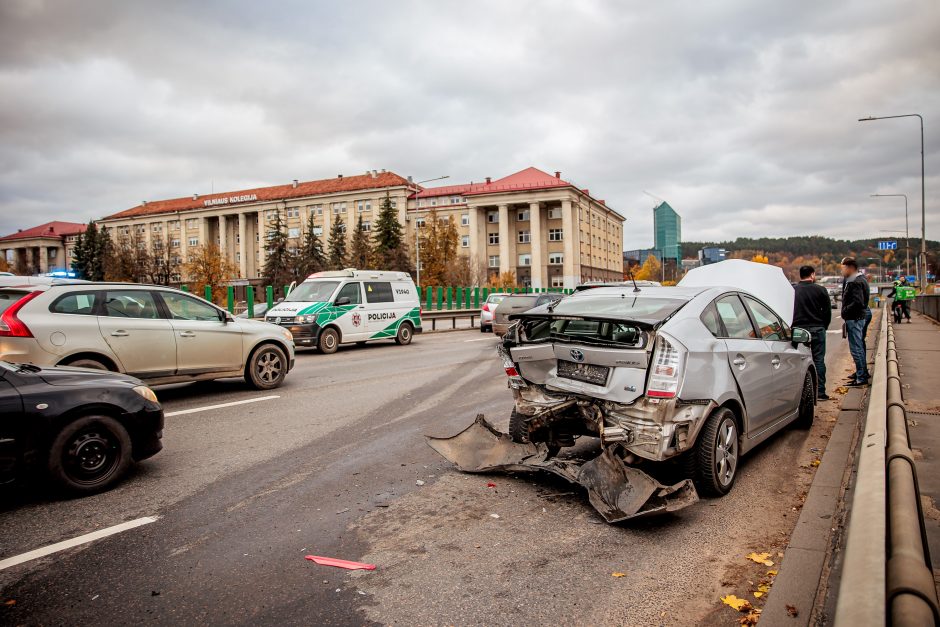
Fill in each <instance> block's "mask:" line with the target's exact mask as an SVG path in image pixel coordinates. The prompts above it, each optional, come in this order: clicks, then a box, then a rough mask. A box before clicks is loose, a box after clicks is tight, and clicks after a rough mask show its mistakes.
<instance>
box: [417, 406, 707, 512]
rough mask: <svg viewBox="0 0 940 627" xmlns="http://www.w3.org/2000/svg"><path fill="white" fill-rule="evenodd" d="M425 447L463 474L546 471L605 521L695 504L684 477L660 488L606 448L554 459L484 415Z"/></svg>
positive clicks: (695, 497) (541, 446) (430, 439)
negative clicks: (585, 456) (584, 497)
mask: <svg viewBox="0 0 940 627" xmlns="http://www.w3.org/2000/svg"><path fill="white" fill-rule="evenodd" d="M427 440H428V445H429V446H430V447H431V448H433V449H434V450H435V451H437V452H438V453H439V454H440V455H441V456H443V457H444V459H446V460H448V461H449V462H452V463H453V464H455V465H456V466H457V468H458V469H459V470H461V471H463V472H495V471H516V472H520V471H522V472H531V471H535V470H544V471H546V472H550V473H553V474H556V475H558V476H559V477H562V478H563V479H566V480H567V481H570V482H571V483H576V484H578V485H580V486H582V487H584V488H585V489H586V490H587V492H588V498H589V499H590V501H591V505H593V506H594V509H596V510H597V511H598V513H600V515H601V516H603V517H604V520H606V521H607V522H609V523H616V522H620V521H623V520H627V519H630V518H636V517H639V516H647V515H650V514H662V513H665V512H674V511H676V510H679V509H682V508H684V507H687V506H689V505H692V504H693V503H695V502H697V501H698V494H697V493H696V492H695V487H694V486H693V485H692V482H691V481H690V480H688V479H685V480H683V481H680V482H679V483H677V484H675V485H672V486H664V485H662V484H661V483H659V482H658V481H656V480H655V479H653V478H652V477H650V476H649V475H647V474H646V473H645V472H643V471H641V470H638V469H637V468H634V467H632V466H628V465H626V464H624V463H623V461H621V460H620V459H619V458H617V457H616V456H615V455H614V454H613V453H612V452H611V450H610V449H604V451H603V452H602V453H601V454H600V455H598V456H597V457H595V458H594V459H591V460H589V461H587V462H584V463H581V462H576V461H570V460H564V459H555V458H552V457H551V455H550V453H549V450H548V447H547V446H546V445H545V444H532V443H526V444H520V443H517V442H513V441H512V439H511V438H510V437H509V435H507V434H505V433H501V432H499V431H497V430H496V429H495V428H494V427H493V425H491V424H490V423H488V422H487V421H486V419H485V418H484V417H483V415H482V414H480V415H478V416H477V418H476V420H475V421H474V422H473V424H471V425H470V426H469V427H467V428H466V429H464V430H463V431H461V432H460V433H458V434H457V435H455V436H453V437H449V438H434V437H430V436H428V437H427Z"/></svg>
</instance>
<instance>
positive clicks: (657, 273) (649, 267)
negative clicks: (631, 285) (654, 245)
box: [633, 255, 663, 281]
mask: <svg viewBox="0 0 940 627" xmlns="http://www.w3.org/2000/svg"><path fill="white" fill-rule="evenodd" d="M662 272H663V266H662V264H661V263H659V260H657V259H656V257H655V256H654V255H650V256H649V257H647V258H646V261H644V262H643V265H642V266H640V269H639V270H635V271H634V272H633V278H634V279H636V280H637V281H659V280H661V279H662Z"/></svg>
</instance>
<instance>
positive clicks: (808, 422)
mask: <svg viewBox="0 0 940 627" xmlns="http://www.w3.org/2000/svg"><path fill="white" fill-rule="evenodd" d="M815 417H816V391H815V389H814V388H813V375H811V374H810V373H808V372H807V373H806V378H805V379H803V391H802V392H801V393H800V409H799V413H797V416H796V420H794V421H793V426H794V427H796V428H797V429H809V428H810V427H812V426H813V419H814V418H815Z"/></svg>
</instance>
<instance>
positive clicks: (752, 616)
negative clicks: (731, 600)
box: [739, 610, 760, 625]
mask: <svg viewBox="0 0 940 627" xmlns="http://www.w3.org/2000/svg"><path fill="white" fill-rule="evenodd" d="M759 620H760V610H751V611H750V612H748V613H747V615H746V616H743V617H742V618H741V620H740V621H739V622H740V624H742V625H756V624H757V621H759Z"/></svg>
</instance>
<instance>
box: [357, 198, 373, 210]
mask: <svg viewBox="0 0 940 627" xmlns="http://www.w3.org/2000/svg"><path fill="white" fill-rule="evenodd" d="M356 210H357V211H358V212H359V213H368V212H371V211H372V201H371V200H357V201H356Z"/></svg>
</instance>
